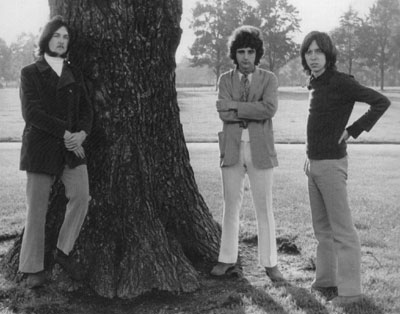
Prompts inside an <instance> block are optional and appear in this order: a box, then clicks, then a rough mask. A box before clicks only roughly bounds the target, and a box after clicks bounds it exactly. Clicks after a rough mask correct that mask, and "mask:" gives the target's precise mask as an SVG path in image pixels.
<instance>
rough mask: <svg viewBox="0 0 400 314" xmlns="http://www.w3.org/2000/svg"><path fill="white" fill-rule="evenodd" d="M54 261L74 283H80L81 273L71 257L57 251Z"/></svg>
mask: <svg viewBox="0 0 400 314" xmlns="http://www.w3.org/2000/svg"><path fill="white" fill-rule="evenodd" d="M54 261H55V262H56V263H57V264H59V265H60V266H61V267H62V268H63V269H64V270H65V271H66V272H67V273H68V275H69V276H70V277H71V278H72V279H74V280H76V281H81V280H82V279H83V272H82V270H81V268H80V266H79V265H78V264H77V263H76V262H75V261H74V260H73V259H72V257H71V256H69V255H67V254H65V253H64V252H62V251H61V250H59V249H57V251H56V254H55V257H54Z"/></svg>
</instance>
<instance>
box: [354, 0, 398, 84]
mask: <svg viewBox="0 0 400 314" xmlns="http://www.w3.org/2000/svg"><path fill="white" fill-rule="evenodd" d="M399 21H400V7H399V1H398V0H378V1H377V2H376V4H374V5H373V6H372V7H371V9H370V13H369V16H368V19H367V20H366V23H365V24H364V25H363V28H362V33H361V36H362V37H363V39H365V40H366V41H364V45H363V46H362V49H360V51H361V52H362V53H363V54H364V56H365V57H366V59H367V60H368V61H367V62H368V64H369V65H373V64H375V65H377V66H378V69H379V72H380V86H381V89H382V90H383V87H384V77H385V70H387V68H388V65H389V60H390V59H391V58H392V57H393V56H396V52H398V50H399V49H400V46H399V45H398V44H399V41H398V40H393V39H394V38H397V36H398V28H396V26H397V27H398V25H399ZM396 43H397V44H396ZM360 48H361V47H360Z"/></svg>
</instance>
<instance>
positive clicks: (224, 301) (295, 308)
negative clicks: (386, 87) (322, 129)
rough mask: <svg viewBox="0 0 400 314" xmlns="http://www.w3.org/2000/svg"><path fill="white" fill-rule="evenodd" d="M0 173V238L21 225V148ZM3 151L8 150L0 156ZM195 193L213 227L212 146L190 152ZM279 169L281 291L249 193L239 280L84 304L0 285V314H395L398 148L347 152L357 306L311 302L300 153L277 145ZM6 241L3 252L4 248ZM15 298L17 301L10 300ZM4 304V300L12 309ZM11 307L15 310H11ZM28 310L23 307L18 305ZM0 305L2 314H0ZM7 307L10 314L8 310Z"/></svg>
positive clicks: (216, 183) (399, 296) (216, 190)
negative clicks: (286, 241) (265, 267)
mask: <svg viewBox="0 0 400 314" xmlns="http://www.w3.org/2000/svg"><path fill="white" fill-rule="evenodd" d="M1 147H3V149H1V150H0V173H2V174H4V176H3V175H2V180H1V189H0V198H1V200H2V204H1V210H0V220H1V230H0V234H1V233H13V232H15V231H18V230H20V228H21V227H22V224H23V216H24V212H25V209H24V184H25V176H24V173H22V172H20V171H18V154H19V144H18V143H14V144H2V146H1ZM4 147H8V148H4ZM188 149H189V152H190V157H191V164H192V167H193V170H194V172H195V176H196V181H197V183H198V186H199V189H200V191H201V193H202V195H203V197H204V199H205V201H206V203H207V205H208V207H209V209H210V211H211V212H212V214H213V216H214V218H215V219H216V220H217V221H220V220H221V208H222V193H221V181H220V171H219V168H218V151H217V144H216V143H198V144H196V143H193V144H188ZM277 151H278V155H279V160H280V166H279V167H278V168H276V170H275V181H274V210H275V219H276V223H277V236H278V238H295V243H296V245H297V246H298V248H299V249H300V252H301V254H299V255H289V254H284V253H280V254H279V263H280V267H281V269H282V271H283V273H284V274H285V276H286V277H287V278H288V279H289V285H288V286H284V287H283V286H274V285H273V284H271V283H270V282H269V281H268V280H267V279H266V277H265V275H264V274H263V273H262V272H261V270H260V269H259V268H258V267H257V262H256V247H255V246H254V245H253V246H252V245H247V244H246V243H245V241H246V239H251V238H252V237H253V236H254V235H255V234H256V226H255V216H254V211H253V209H252V205H251V199H250V195H249V194H250V193H249V192H248V191H247V192H246V193H245V197H244V204H243V209H242V212H241V231H240V239H241V245H240V247H241V249H240V250H241V253H240V254H241V257H242V259H243V261H244V262H243V264H244V278H243V279H225V280H215V279H212V278H210V277H207V276H206V277H205V279H203V281H202V286H203V288H202V289H200V290H199V291H197V292H195V293H193V294H184V295H181V296H167V297H166V296H153V297H144V298H139V299H138V300H135V301H122V300H104V299H99V298H96V297H93V296H91V297H89V296H88V297H84V296H83V295H82V293H80V292H79V291H78V292H77V293H69V292H66V291H65V290H63V289H59V288H56V287H54V286H51V288H49V290H44V291H42V292H40V293H34V294H32V293H28V292H26V291H24V290H21V289H19V288H16V287H11V288H10V286H9V284H8V283H7V282H5V281H4V280H0V313H13V312H11V311H9V312H7V311H8V310H9V309H10V308H9V307H7V306H9V305H10V304H13V305H15V303H18V302H22V301H21V300H24V301H23V302H22V303H20V305H19V307H16V308H19V310H20V313H75V314H80V313H82V314H83V313H85V314H91V313H93V314H94V313H96V314H97V313H115V314H128V313H176V314H177V313H188V314H189V313H215V314H222V313H253V314H261V313H280V314H283V313H290V314H292V313H294V314H300V313H307V314H319V313H323V314H326V313H335V314H338V313H354V314H355V313H357V314H359V313H365V314H398V313H400V277H399V275H398V274H399V272H400V265H399V262H398V261H399V260H400V246H399V239H400V207H399V196H398V189H397V188H396V186H399V183H400V178H399V171H398V161H399V160H400V147H399V146H398V145H349V155H350V162H349V180H348V189H349V197H350V204H351V207H352V211H353V216H354V223H355V225H356V227H357V229H358V232H359V235H360V238H361V243H362V284H363V287H364V292H365V294H366V296H367V299H366V301H365V302H364V303H363V304H362V306H360V307H353V308H349V309H346V310H336V309H333V308H332V306H331V305H328V304H326V302H325V300H324V299H322V298H321V297H319V296H318V295H313V294H311V293H309V290H308V289H309V286H310V284H311V282H312V280H313V277H314V271H313V270H312V267H311V266H312V262H311V261H312V260H313V259H314V255H315V245H316V242H315V239H314V236H313V231H312V226H311V217H310V210H309V204H308V196H307V189H306V178H305V176H304V174H303V171H302V167H303V161H304V145H278V146H277ZM11 244H12V243H11V241H8V242H7V241H6V242H3V243H2V245H1V246H0V247H1V251H0V252H1V253H4V252H5V250H6V249H7V248H8V247H9V246H10V245H11ZM13 293H14V294H15V295H18V299H15V298H16V297H15V298H13V297H12V296H10V295H11V294H13ZM10 300H11V301H10ZM13 302H14V303H13ZM24 302H25V303H24ZM2 304H3V311H1V308H2ZM7 308H8V310H7Z"/></svg>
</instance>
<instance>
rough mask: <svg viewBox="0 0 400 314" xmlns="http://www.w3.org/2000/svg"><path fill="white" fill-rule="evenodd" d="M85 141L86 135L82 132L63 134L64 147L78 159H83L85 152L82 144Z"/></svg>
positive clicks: (66, 132)
mask: <svg viewBox="0 0 400 314" xmlns="http://www.w3.org/2000/svg"><path fill="white" fill-rule="evenodd" d="M85 139H86V133H85V132H84V131H80V132H74V133H71V132H69V131H65V133H64V145H65V147H66V148H67V149H68V150H69V151H71V152H73V153H74V154H75V155H76V156H78V157H80V158H85V150H84V149H83V147H82V143H83V142H84V141H85Z"/></svg>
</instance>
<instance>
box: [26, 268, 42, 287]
mask: <svg viewBox="0 0 400 314" xmlns="http://www.w3.org/2000/svg"><path fill="white" fill-rule="evenodd" d="M27 275H28V277H27V278H26V286H27V287H28V288H29V289H35V288H39V287H41V286H43V285H44V284H45V282H46V280H47V278H46V273H45V271H44V270H42V271H39V272H37V273H29V274H27Z"/></svg>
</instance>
